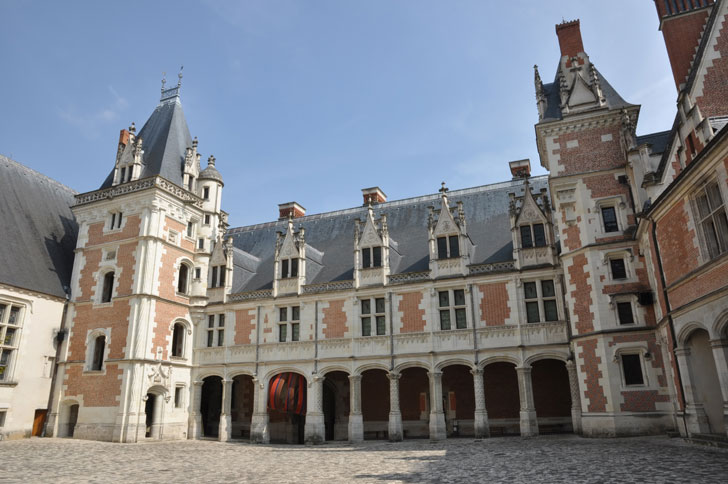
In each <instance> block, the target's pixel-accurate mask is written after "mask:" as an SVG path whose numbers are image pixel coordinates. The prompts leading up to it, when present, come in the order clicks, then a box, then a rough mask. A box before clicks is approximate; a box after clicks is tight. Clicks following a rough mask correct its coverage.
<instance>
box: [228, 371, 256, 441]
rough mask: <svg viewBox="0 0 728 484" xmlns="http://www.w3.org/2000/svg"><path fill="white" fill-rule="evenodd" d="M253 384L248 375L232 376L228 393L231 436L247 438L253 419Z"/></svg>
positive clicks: (251, 378)
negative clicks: (229, 392) (230, 388)
mask: <svg viewBox="0 0 728 484" xmlns="http://www.w3.org/2000/svg"><path fill="white" fill-rule="evenodd" d="M254 392H255V386H254V383H253V377H252V376H250V375H238V376H236V377H234V378H233V383H232V390H231V394H230V422H231V438H233V439H249V438H250V427H251V422H252V419H253V404H254Z"/></svg>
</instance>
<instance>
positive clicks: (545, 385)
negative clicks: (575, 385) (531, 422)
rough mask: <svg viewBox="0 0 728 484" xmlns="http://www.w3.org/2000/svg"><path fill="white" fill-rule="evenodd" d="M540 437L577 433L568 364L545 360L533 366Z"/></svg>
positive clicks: (534, 393) (532, 378)
mask: <svg viewBox="0 0 728 484" xmlns="http://www.w3.org/2000/svg"><path fill="white" fill-rule="evenodd" d="M531 368H532V370H531V381H532V382H533V383H532V385H533V400H534V406H535V408H536V418H537V422H538V432H539V434H544V433H546V434H549V433H569V432H573V431H574V429H573V424H572V418H571V388H570V385H569V372H568V371H567V369H566V363H564V362H563V361H560V360H555V359H543V360H538V361H535V362H534V363H532V364H531Z"/></svg>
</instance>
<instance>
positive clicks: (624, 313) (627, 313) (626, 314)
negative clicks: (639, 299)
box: [617, 302, 634, 324]
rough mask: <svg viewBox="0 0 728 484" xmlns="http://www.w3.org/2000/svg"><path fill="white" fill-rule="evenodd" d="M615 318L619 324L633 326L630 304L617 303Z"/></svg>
mask: <svg viewBox="0 0 728 484" xmlns="http://www.w3.org/2000/svg"><path fill="white" fill-rule="evenodd" d="M617 316H618V317H619V324H634V315H633V314H632V304H631V303H628V302H621V303H617Z"/></svg>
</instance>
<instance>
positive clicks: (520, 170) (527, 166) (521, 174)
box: [508, 158, 531, 180]
mask: <svg viewBox="0 0 728 484" xmlns="http://www.w3.org/2000/svg"><path fill="white" fill-rule="evenodd" d="M508 166H510V167H511V175H513V179H514V180H516V179H518V178H528V177H530V176H531V160H529V159H528V158H526V159H525V160H516V161H509V162H508Z"/></svg>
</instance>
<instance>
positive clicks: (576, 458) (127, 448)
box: [0, 435, 728, 484]
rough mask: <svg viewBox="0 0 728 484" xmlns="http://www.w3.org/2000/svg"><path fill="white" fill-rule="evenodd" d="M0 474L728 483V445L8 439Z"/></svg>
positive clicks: (85, 478) (95, 478)
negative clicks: (252, 442)
mask: <svg viewBox="0 0 728 484" xmlns="http://www.w3.org/2000/svg"><path fill="white" fill-rule="evenodd" d="M0 482H3V483H5V482H52V483H67V482H103V483H109V482H206V483H212V482H254V483H276V484H280V483H288V482H316V483H319V482H326V483H327V484H338V483H342V482H356V483H362V484H364V483H383V482H405V483H420V482H437V483H450V482H468V483H473V482H524V483H533V482H572V483H581V482H690V483H699V482H721V483H725V482H728V449H717V448H712V447H705V446H700V445H695V444H689V443H686V442H684V441H683V440H682V439H668V438H667V437H635V438H620V439H586V438H581V437H577V436H571V435H569V436H541V437H538V438H533V439H521V438H518V437H511V438H508V437H500V438H492V439H486V440H473V439H452V440H448V441H445V442H429V441H427V440H409V441H405V442H400V443H389V442H381V441H379V442H376V441H373V442H364V443H362V444H356V445H349V444H345V443H331V444H324V445H318V446H313V447H307V446H292V445H252V444H248V443H236V442H232V443H221V442H214V441H178V442H144V443H140V444H112V443H106V442H90V441H83V440H69V439H40V438H33V439H26V440H17V441H6V442H0Z"/></svg>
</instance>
